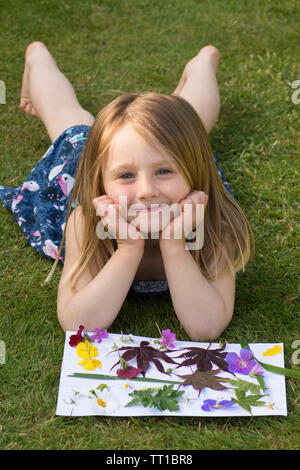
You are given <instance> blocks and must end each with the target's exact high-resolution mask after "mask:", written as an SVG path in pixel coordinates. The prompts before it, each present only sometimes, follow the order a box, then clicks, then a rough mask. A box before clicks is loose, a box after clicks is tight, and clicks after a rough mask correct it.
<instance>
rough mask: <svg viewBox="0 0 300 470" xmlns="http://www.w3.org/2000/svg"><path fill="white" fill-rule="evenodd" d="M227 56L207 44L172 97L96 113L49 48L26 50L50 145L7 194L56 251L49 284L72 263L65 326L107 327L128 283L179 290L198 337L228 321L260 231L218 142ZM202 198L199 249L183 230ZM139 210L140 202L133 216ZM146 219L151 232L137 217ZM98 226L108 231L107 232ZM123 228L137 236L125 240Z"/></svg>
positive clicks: (139, 97)
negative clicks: (213, 143) (212, 141)
mask: <svg viewBox="0 0 300 470" xmlns="http://www.w3.org/2000/svg"><path fill="white" fill-rule="evenodd" d="M219 58H220V56H219V52H218V50H217V49H216V48H215V47H213V46H206V47H204V48H202V49H201V50H200V52H199V54H198V55H197V56H196V57H194V58H193V59H192V60H191V61H190V62H188V64H187V65H186V67H185V69H184V72H183V75H182V77H181V80H180V82H179V85H178V87H177V88H176V89H175V91H174V92H173V94H172V95H163V94H159V93H152V92H149V93H136V94H134V93H132V94H125V95H121V96H119V97H118V98H116V99H114V100H113V101H112V102H111V103H110V104H108V105H107V106H105V107H104V108H103V109H102V110H101V111H100V112H99V114H98V115H97V116H96V119H94V117H93V116H92V115H91V114H90V113H89V112H87V111H85V110H84V109H83V108H82V107H81V106H80V104H79V102H78V100H77V98H76V95H75V93H74V90H73V88H72V86H71V84H70V82H69V81H68V80H67V78H66V77H65V76H64V75H63V74H62V73H61V72H60V71H59V69H58V67H57V64H56V62H55V60H54V59H53V57H52V56H51V54H50V53H49V51H48V49H47V48H46V46H45V45H44V44H43V43H41V42H34V43H32V44H30V45H29V46H28V48H27V50H26V54H25V70H24V76H23V83H22V90H21V102H20V108H21V110H22V111H24V112H26V113H28V114H32V115H34V116H38V117H39V118H40V119H41V120H42V122H43V123H44V125H45V126H46V129H47V131H48V134H49V136H50V139H51V141H52V145H51V147H50V148H49V149H48V151H47V152H46V153H45V155H44V156H43V157H42V159H41V160H40V162H39V163H38V164H37V166H36V167H35V168H34V169H33V170H32V172H31V173H30V175H29V177H28V178H27V179H26V181H25V182H24V184H23V185H22V186H20V187H19V188H7V187H3V186H2V187H1V189H0V197H1V199H2V202H3V204H4V206H5V207H7V208H8V209H10V210H11V211H12V212H13V216H14V218H15V220H16V221H17V222H18V224H19V226H20V227H21V229H22V230H23V232H24V234H25V236H26V238H27V239H28V241H29V242H30V244H31V246H32V247H33V248H34V249H36V250H37V251H38V252H39V253H41V254H42V255H44V256H46V257H48V258H51V259H55V264H54V266H53V268H52V270H51V272H50V275H49V276H48V278H47V279H46V282H48V280H49V279H50V278H51V276H52V273H53V271H54V269H55V267H56V265H57V263H58V261H59V260H60V261H62V262H63V263H64V267H63V271H62V276H61V280H60V283H59V288H58V298H57V312H58V319H59V322H60V324H61V326H62V328H63V329H64V330H77V329H78V327H79V325H81V324H83V325H85V328H86V329H87V330H93V329H94V328H95V327H97V328H99V329H105V328H108V327H109V326H110V325H111V324H112V323H113V321H114V320H115V318H116V316H117V315H118V313H119V311H120V309H121V307H122V304H123V302H124V300H125V298H126V296H127V293H128V291H129V289H130V288H131V289H132V290H133V291H135V292H138V293H140V294H146V295H154V294H159V293H162V292H166V291H168V290H169V292H170V295H171V298H172V302H173V307H174V310H175V313H176V315H177V317H178V320H179V321H180V323H181V325H182V326H183V328H184V329H185V330H186V332H187V334H188V335H189V337H190V338H191V339H192V340H194V341H198V340H213V339H216V338H217V337H218V336H219V335H220V334H221V333H222V331H223V330H224V329H225V328H226V327H227V325H228V324H229V322H230V320H231V317H232V314H233V308H234V297H235V273H236V272H237V271H239V270H241V269H242V270H244V269H245V266H246V264H247V262H248V260H249V258H250V252H251V250H250V245H251V240H252V242H253V235H252V231H251V228H250V225H249V223H248V221H247V219H246V217H245V215H244V213H243V211H242V210H241V208H240V207H239V205H238V204H237V202H236V201H235V199H234V197H233V194H232V192H231V190H230V188H229V186H228V183H227V182H226V181H225V179H224V175H223V172H222V170H221V169H220V168H219V167H218V166H217V162H216V159H215V157H214V155H213V154H212V152H211V149H210V145H209V141H208V135H207V134H208V133H209V132H210V131H211V130H212V128H213V126H214V123H215V122H216V119H217V117H218V113H219V107H220V101H219V93H218V86H217V81H216V71H217V67H218V63H219ZM121 200H122V201H125V203H123V205H122V204H121V203H120V201H121ZM201 204H202V205H203V207H205V212H204V221H203V222H204V244H203V247H202V248H201V249H193V250H189V249H187V247H186V237H187V234H186V233H185V232H184V230H182V232H181V233H182V236H181V237H179V238H178V237H177V236H175V232H176V227H177V229H178V227H179V226H181V227H183V223H186V222H187V221H188V222H189V223H190V224H191V225H192V227H193V229H197V227H198V226H199V220H198V219H197V218H196V214H197V207H199V205H201ZM154 205H155V206H154ZM174 205H175V206H176V207H177V208H179V211H178V212H177V213H175V212H174V213H173V215H172V216H171V217H170V219H169V220H168V221H167V223H166V224H165V225H162V224H160V222H159V225H158V226H156V229H155V230H154V229H153V227H152V228H151V224H152V223H154V222H153V220H154V219H152V216H153V215H154V213H155V209H154V207H155V208H159V209H160V208H162V210H163V208H170V207H174ZM132 207H135V208H139V210H137V212H134V213H133V214H135V215H131V216H129V215H128V214H132V213H130V212H127V213H126V212H124V209H125V210H127V209H130V208H132ZM142 208H144V210H141V209H142ZM124 214H125V215H124ZM126 214H127V215H126ZM116 215H117V218H116V217H114V216H116ZM137 215H138V216H142V217H144V219H145V218H146V221H147V223H148V222H149V224H148V225H147V227H148V234H145V232H143V231H142V229H141V225H138V224H134V223H132V222H134V221H135V220H137ZM188 219H189V220H188ZM139 220H141V219H139ZM159 220H160V221H161V219H159ZM197 220H198V222H197ZM99 222H100V224H101V223H102V228H104V227H105V229H106V231H107V232H108V233H109V234H110V236H108V237H105V236H103V235H104V234H105V233H106V232H105V230H102V231H101V230H100V232H101V234H102V236H99V233H100V232H99ZM100 228H101V227H100ZM122 230H123V232H122ZM124 230H127V231H128V232H127V233H131V236H127V237H121V236H120V233H121V232H122V233H124ZM146 232H147V230H146ZM153 232H155V236H152V235H153ZM176 233H177V232H176ZM111 234H114V235H113V237H112V236H111Z"/></svg>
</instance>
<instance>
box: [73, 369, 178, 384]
mask: <svg viewBox="0 0 300 470" xmlns="http://www.w3.org/2000/svg"><path fill="white" fill-rule="evenodd" d="M68 377H77V378H83V379H101V380H134V381H136V382H137V381H139V382H160V383H168V384H179V385H181V384H182V382H177V381H174V380H161V379H148V378H147V379H146V378H144V377H134V378H132V379H128V378H127V377H119V376H115V375H104V374H85V373H84V372H74V374H72V375H68Z"/></svg>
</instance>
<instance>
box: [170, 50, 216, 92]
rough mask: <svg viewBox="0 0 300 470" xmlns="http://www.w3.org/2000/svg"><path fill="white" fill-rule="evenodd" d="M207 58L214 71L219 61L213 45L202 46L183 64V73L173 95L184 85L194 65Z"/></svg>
mask: <svg viewBox="0 0 300 470" xmlns="http://www.w3.org/2000/svg"><path fill="white" fill-rule="evenodd" d="M205 60H208V61H209V62H210V63H211V64H212V66H213V68H214V71H215V73H216V72H217V69H218V65H219V62H220V52H219V50H218V49H217V48H216V47H215V46H204V47H202V49H200V51H199V52H198V54H197V55H196V56H195V57H193V58H192V59H191V60H190V61H189V62H188V63H187V64H186V66H185V68H184V71H183V74H182V76H181V79H180V82H179V85H178V86H177V88H176V90H175V91H174V92H173V95H179V93H180V91H181V90H182V88H183V87H184V85H185V82H186V80H187V78H188V76H189V75H190V74H191V72H192V71H193V70H195V67H197V65H198V64H199V62H200V61H201V62H202V61H205Z"/></svg>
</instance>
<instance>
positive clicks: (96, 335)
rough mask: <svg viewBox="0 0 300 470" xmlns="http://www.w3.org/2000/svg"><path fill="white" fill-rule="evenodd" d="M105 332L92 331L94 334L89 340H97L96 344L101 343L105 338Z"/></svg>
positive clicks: (96, 329)
mask: <svg viewBox="0 0 300 470" xmlns="http://www.w3.org/2000/svg"><path fill="white" fill-rule="evenodd" d="M107 337H108V333H107V330H103V331H100V330H99V329H98V328H95V329H94V334H93V335H92V336H91V339H93V340H97V342H98V343H101V341H102V339H103V338H107Z"/></svg>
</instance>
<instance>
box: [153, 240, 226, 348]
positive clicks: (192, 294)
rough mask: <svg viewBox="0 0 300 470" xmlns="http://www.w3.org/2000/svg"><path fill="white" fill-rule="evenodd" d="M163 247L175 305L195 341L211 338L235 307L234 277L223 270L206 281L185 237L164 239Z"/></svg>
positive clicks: (184, 326) (161, 242)
mask: <svg viewBox="0 0 300 470" xmlns="http://www.w3.org/2000/svg"><path fill="white" fill-rule="evenodd" d="M160 248H161V253H162V259H163V263H164V267H165V272H166V276H167V280H168V284H169V289H170V294H171V297H172V301H173V307H174V310H175V312H176V315H177V317H178V319H179V321H180V323H181V324H182V326H183V328H184V329H185V331H186V332H187V334H188V335H189V337H190V338H191V340H192V341H199V340H202V341H203V340H209V341H212V340H214V339H216V338H218V337H219V336H220V334H221V333H222V332H223V331H224V329H225V328H226V327H227V325H228V324H229V322H230V320H231V318H232V314H233V308H234V298H235V279H234V277H233V275H232V274H231V272H229V271H223V273H221V276H220V277H219V278H218V279H217V280H215V281H212V282H210V281H207V280H206V279H205V277H204V276H203V274H202V273H201V270H200V269H199V266H198V265H197V264H196V262H195V260H194V258H193V257H192V255H191V253H190V252H189V251H188V250H186V249H185V245H184V243H183V242H182V240H161V241H160Z"/></svg>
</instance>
